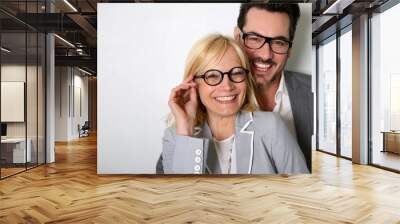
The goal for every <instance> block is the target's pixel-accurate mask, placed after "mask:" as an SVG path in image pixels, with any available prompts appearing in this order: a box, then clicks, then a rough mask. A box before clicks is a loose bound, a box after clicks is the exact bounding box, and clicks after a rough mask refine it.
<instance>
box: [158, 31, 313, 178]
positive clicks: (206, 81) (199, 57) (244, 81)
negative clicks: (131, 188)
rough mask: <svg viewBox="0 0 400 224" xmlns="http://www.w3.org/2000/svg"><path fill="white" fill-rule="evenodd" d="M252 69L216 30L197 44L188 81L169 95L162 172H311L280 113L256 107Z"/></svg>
mask: <svg viewBox="0 0 400 224" xmlns="http://www.w3.org/2000/svg"><path fill="white" fill-rule="evenodd" d="M249 67H250V66H249V62H248V59H247V57H246V56H245V53H244V52H243V50H242V49H241V47H240V46H239V45H238V44H237V43H236V42H235V41H234V40H233V39H231V38H228V37H225V36H222V35H219V34H212V35H209V36H206V37H205V38H203V39H201V40H200V41H198V42H197V43H196V44H195V45H194V46H193V47H192V49H191V51H190V53H189V56H188V60H187V65H186V69H185V76H184V81H183V82H182V83H181V84H179V85H178V86H176V87H175V88H173V89H172V91H171V93H170V98H169V102H168V104H169V107H170V109H171V116H170V119H169V122H168V123H169V127H168V128H167V129H166V130H165V133H164V137H163V152H162V155H161V157H160V160H159V164H158V165H157V167H158V168H157V171H158V173H166V174H188V173H194V174H271V173H308V172H309V171H308V169H307V166H306V164H305V160H304V157H303V154H302V153H301V151H300V149H299V146H298V145H297V143H296V141H295V139H294V138H293V136H292V135H291V134H290V133H289V131H288V130H287V129H286V126H285V125H284V124H283V122H282V121H281V119H280V118H279V116H278V115H275V114H273V113H272V112H259V111H258V112H256V111H255V110H256V109H257V105H256V100H255V97H254V92H253V80H252V78H251V77H252V76H251V74H250V73H249ZM226 76H227V77H226Z"/></svg>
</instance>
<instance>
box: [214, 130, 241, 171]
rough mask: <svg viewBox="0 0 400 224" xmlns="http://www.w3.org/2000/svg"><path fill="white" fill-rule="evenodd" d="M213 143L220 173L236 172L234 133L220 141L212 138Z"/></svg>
mask: <svg viewBox="0 0 400 224" xmlns="http://www.w3.org/2000/svg"><path fill="white" fill-rule="evenodd" d="M214 144H215V150H216V152H217V156H218V161H219V166H220V167H221V173H222V174H228V173H230V174H232V173H237V169H236V149H235V148H236V147H235V135H232V136H231V137H229V138H227V139H224V140H221V141H217V140H216V139H214Z"/></svg>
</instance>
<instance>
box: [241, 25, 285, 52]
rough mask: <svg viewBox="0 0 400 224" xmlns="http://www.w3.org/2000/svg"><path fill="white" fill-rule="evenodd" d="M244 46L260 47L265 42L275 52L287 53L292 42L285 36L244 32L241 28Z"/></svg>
mask: <svg viewBox="0 0 400 224" xmlns="http://www.w3.org/2000/svg"><path fill="white" fill-rule="evenodd" d="M241 36H242V39H243V42H244V46H246V47H247V48H250V49H260V48H262V47H263V46H264V44H265V43H268V45H269V48H270V49H271V50H272V51H273V52H274V53H276V54H287V53H288V52H289V49H290V48H291V47H292V42H291V41H289V40H287V39H285V38H280V37H278V38H271V37H264V36H262V35H260V34H258V33H253V32H251V33H246V32H243V31H242V30H241Z"/></svg>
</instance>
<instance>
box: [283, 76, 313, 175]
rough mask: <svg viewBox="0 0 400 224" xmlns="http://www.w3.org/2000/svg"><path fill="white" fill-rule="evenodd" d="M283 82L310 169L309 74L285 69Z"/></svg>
mask: <svg viewBox="0 0 400 224" xmlns="http://www.w3.org/2000/svg"><path fill="white" fill-rule="evenodd" d="M285 84H286V87H287V90H288V93H289V99H290V106H291V107H292V114H293V119H294V125H295V128H296V135H297V142H298V144H299V146H300V148H301V151H302V152H303V154H304V157H305V159H306V163H307V167H308V169H309V170H311V136H312V134H313V132H314V130H313V128H314V125H313V123H314V119H313V118H314V116H313V113H314V110H313V107H314V97H313V94H312V91H311V76H310V75H305V74H302V73H298V72H291V71H285Z"/></svg>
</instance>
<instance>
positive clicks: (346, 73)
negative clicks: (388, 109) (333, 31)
mask: <svg viewBox="0 0 400 224" xmlns="http://www.w3.org/2000/svg"><path fill="white" fill-rule="evenodd" d="M351 49H352V35H351V26H350V27H348V30H347V32H345V33H343V34H342V35H341V36H340V154H341V156H344V157H347V158H352V148H351V145H352V96H353V95H352V83H353V82H352V78H353V75H352V74H353V71H352V50H351Z"/></svg>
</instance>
